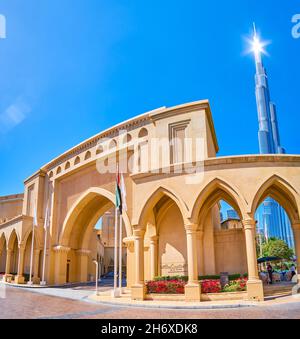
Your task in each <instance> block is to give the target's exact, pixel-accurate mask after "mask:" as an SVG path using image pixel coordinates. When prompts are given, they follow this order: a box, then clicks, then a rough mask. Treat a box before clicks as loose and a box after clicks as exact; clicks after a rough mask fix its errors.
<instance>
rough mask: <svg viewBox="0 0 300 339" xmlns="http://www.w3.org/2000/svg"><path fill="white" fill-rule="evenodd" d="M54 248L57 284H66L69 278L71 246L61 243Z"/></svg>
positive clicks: (55, 279)
mask: <svg viewBox="0 0 300 339" xmlns="http://www.w3.org/2000/svg"><path fill="white" fill-rule="evenodd" d="M53 250H54V252H55V278H54V281H55V284H57V285H61V284H65V283H66V278H67V275H66V272H67V258H68V252H69V251H70V248H69V247H66V246H60V245H59V246H55V247H54V248H53Z"/></svg>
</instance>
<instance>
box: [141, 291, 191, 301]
mask: <svg viewBox="0 0 300 339" xmlns="http://www.w3.org/2000/svg"><path fill="white" fill-rule="evenodd" d="M146 300H161V301H185V295H184V294H158V293H150V294H146Z"/></svg>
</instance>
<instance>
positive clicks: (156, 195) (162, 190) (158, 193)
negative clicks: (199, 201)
mask: <svg viewBox="0 0 300 339" xmlns="http://www.w3.org/2000/svg"><path fill="white" fill-rule="evenodd" d="M164 196H166V197H168V198H170V199H171V200H173V201H174V202H175V203H176V205H177V207H178V208H179V210H180V212H181V215H182V218H183V220H184V222H187V220H188V214H189V213H188V208H187V205H186V204H185V202H184V201H183V200H182V199H181V198H180V196H179V194H177V193H176V192H175V191H173V190H172V189H170V188H167V187H165V186H160V187H158V188H157V189H156V190H155V191H154V192H152V193H151V195H150V196H148V197H147V198H146V199H145V201H144V203H143V204H142V205H141V206H142V207H141V210H140V212H138V214H137V219H136V223H134V224H136V225H139V226H140V227H142V228H144V229H145V228H146V226H147V220H148V215H149V213H150V212H152V211H153V208H154V207H155V206H156V204H157V203H158V202H159V201H160V200H161V199H162V198H163V197H164Z"/></svg>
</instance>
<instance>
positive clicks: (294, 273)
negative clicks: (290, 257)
mask: <svg viewBox="0 0 300 339" xmlns="http://www.w3.org/2000/svg"><path fill="white" fill-rule="evenodd" d="M290 271H291V273H292V278H291V280H293V276H294V275H296V267H295V265H294V264H293V265H292V266H291V268H290Z"/></svg>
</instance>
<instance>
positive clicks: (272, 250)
mask: <svg viewBox="0 0 300 339" xmlns="http://www.w3.org/2000/svg"><path fill="white" fill-rule="evenodd" d="M262 252H263V256H264V257H279V258H282V259H287V260H290V259H291V258H292V256H293V255H294V251H293V249H291V248H289V246H288V244H287V243H286V242H285V241H284V240H281V239H278V238H270V239H269V241H268V242H265V243H264V244H263V245H262Z"/></svg>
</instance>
